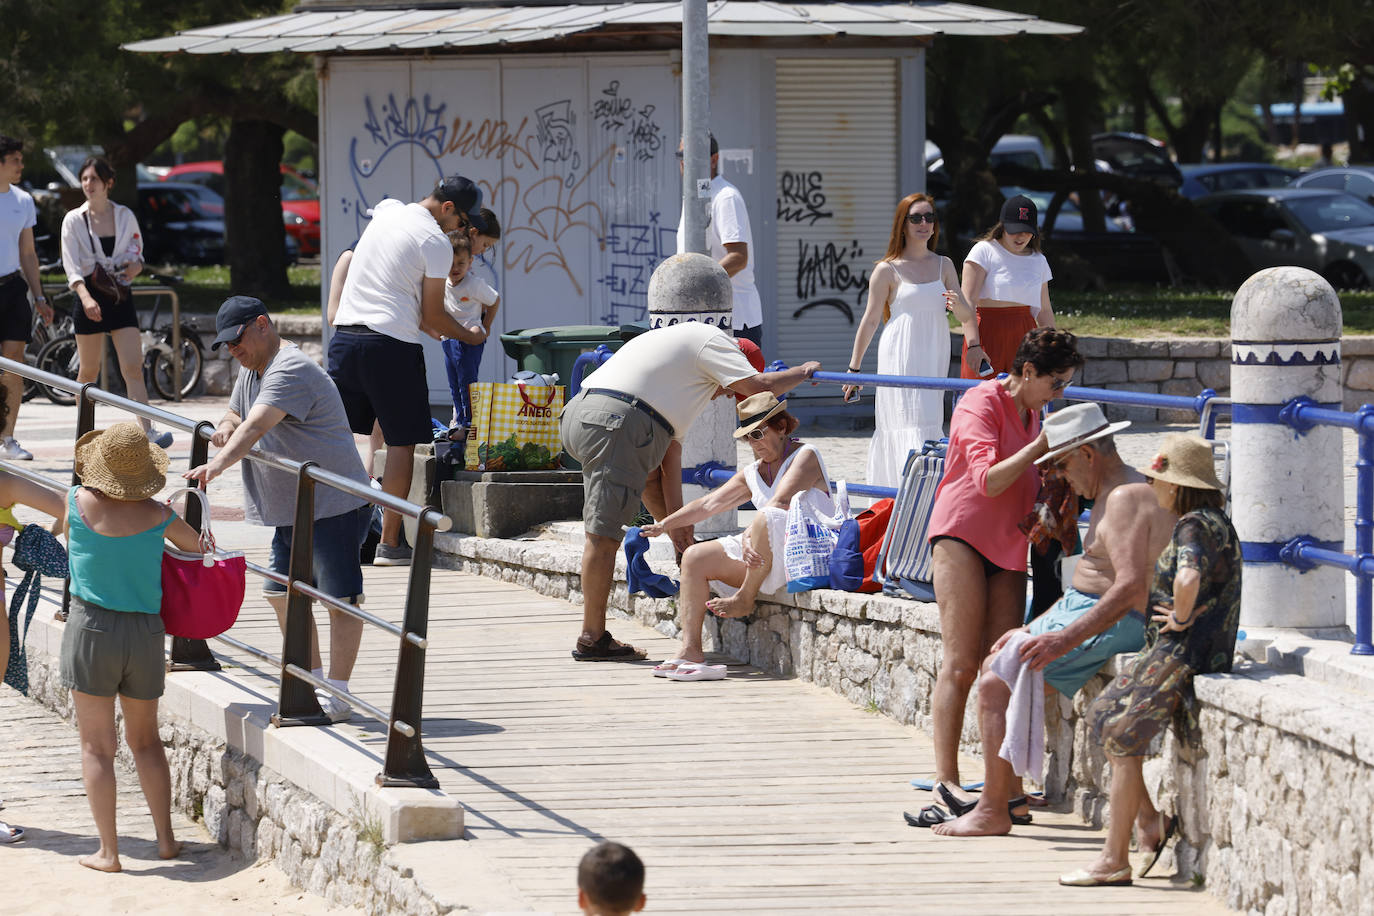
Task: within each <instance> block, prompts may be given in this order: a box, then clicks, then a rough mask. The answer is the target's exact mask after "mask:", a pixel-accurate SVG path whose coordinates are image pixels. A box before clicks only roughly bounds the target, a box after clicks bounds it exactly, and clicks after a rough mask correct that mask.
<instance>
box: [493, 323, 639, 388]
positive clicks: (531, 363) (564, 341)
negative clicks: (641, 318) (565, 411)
mask: <svg viewBox="0 0 1374 916" xmlns="http://www.w3.org/2000/svg"><path fill="white" fill-rule="evenodd" d="M620 331H621V329H620V328H619V327H608V326H606V325H600V324H575V325H568V326H567V327H560V328H526V329H524V330H520V331H511V332H510V333H509V334H502V335H501V346H502V347H503V348H505V351H506V355H507V356H509V357H510V358H511V359H513V360H515V362H516V364H517V365H518V366H519V367H520V368H521V369H528V370H530V371H531V372H545V373H547V372H557V373H558V384H560V385H564V386H568V385H570V382H571V379H572V368H573V363H575V362H577V358H578V357H579V356H581V355H582V354H583V353H587V352H589V351H591V350H595V349H596V348H597V347H598V346H600V345H601V344H605V345H606V346H607V347H609V348H610V349H612V350H618V349H620V345H621V344H622V343H624V342H625V340H624V338H623V337H622V336H621V333H620Z"/></svg>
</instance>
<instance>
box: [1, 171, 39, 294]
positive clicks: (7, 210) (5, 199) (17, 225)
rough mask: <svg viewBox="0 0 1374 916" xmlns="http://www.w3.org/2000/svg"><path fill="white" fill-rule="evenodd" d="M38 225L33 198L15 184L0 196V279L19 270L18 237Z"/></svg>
mask: <svg viewBox="0 0 1374 916" xmlns="http://www.w3.org/2000/svg"><path fill="white" fill-rule="evenodd" d="M36 225H38V210H37V208H36V207H34V205H33V197H32V196H31V195H30V194H29V192H28V191H25V190H24V189H23V188H21V187H19V185H17V184H12V185H10V189H9V190H8V191H6V192H5V193H4V194H0V277H3V276H5V275H6V274H12V273H14V272H15V271H16V270H18V269H19V235H20V234H21V233H22V232H23V231H24V230H25V229H32V228H33V227H34V226H36Z"/></svg>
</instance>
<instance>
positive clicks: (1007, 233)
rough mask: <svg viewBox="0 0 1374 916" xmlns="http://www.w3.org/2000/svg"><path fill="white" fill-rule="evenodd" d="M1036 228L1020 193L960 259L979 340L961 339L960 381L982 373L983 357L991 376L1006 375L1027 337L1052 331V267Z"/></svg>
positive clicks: (1036, 219)
mask: <svg viewBox="0 0 1374 916" xmlns="http://www.w3.org/2000/svg"><path fill="white" fill-rule="evenodd" d="M1038 225H1039V216H1038V214H1037V213H1036V210H1035V202H1034V201H1032V200H1031V199H1030V198H1029V197H1024V196H1022V195H1020V194H1018V195H1016V196H1015V197H1012V198H1010V199H1009V200H1008V201H1007V202H1006V203H1005V204H1003V205H1002V216H1001V219H1000V220H999V221H998V223H997V225H996V226H993V227H992V229H991V230H990V231H989V232H988V233H987V234H986V235H984V236H983V237H982V238H981V239H980V240H979V241H978V242H977V243H976V244H975V245H974V246H973V248H972V250H971V251H969V253H968V257H967V258H965V259H964V278H963V291H964V298H966V299H967V300H968V301H969V302H971V303H973V306H974V308H975V310H976V311H977V314H978V324H977V327H978V337H977V339H976V340H970V339H969V336H968V333H967V331H965V334H964V359H963V365H962V369H963V372H962V374H963V377H964V378H978V377H979V376H980V375H983V374H985V373H986V370H984V373H980V372H978V371H976V367H979V366H981V365H982V363H983V360H984V358H985V357H986V359H987V362H988V363H990V364H991V366H992V372H993V373H994V374H995V373H1000V372H1010V371H1011V363H1012V360H1014V359H1015V358H1016V348H1017V347H1019V346H1020V345H1021V338H1023V337H1025V336H1026V332H1027V331H1030V330H1033V329H1035V328H1037V327H1041V328H1052V327H1054V311H1053V310H1052V309H1051V308H1050V286H1049V282H1050V278H1051V274H1050V265H1049V262H1048V261H1046V260H1045V256H1044V255H1043V254H1041V253H1040V236H1039V233H1038V231H1037V228H1036V227H1037V226H1038ZM970 367H974V368H970Z"/></svg>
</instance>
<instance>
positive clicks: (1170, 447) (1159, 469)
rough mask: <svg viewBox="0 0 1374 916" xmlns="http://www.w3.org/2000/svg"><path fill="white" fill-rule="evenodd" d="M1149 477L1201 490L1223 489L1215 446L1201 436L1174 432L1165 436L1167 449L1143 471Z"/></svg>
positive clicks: (1161, 451)
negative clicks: (1217, 468) (1218, 476)
mask: <svg viewBox="0 0 1374 916" xmlns="http://www.w3.org/2000/svg"><path fill="white" fill-rule="evenodd" d="M1140 473H1142V474H1144V475H1145V476H1146V477H1154V478H1157V479H1159V480H1163V481H1165V482H1166V483H1172V484H1177V485H1179V486H1181V487H1194V488H1196V489H1199V490H1220V489H1221V481H1220V480H1219V479H1218V478H1217V471H1216V462H1215V461H1214V459H1213V458H1212V446H1211V445H1210V444H1209V443H1208V442H1207V440H1206V439H1204V438H1202V437H1201V436H1193V435H1189V434H1187V433H1171V434H1170V435H1168V436H1165V437H1164V447H1163V448H1161V449H1160V450H1159V454H1157V455H1155V458H1154V461H1151V462H1150V464H1149V466H1148V467H1143V468H1140Z"/></svg>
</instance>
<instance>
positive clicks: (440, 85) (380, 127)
mask: <svg viewBox="0 0 1374 916" xmlns="http://www.w3.org/2000/svg"><path fill="white" fill-rule="evenodd" d="M322 85H323V90H322V98H323V109H322V110H323V114H322V116H321V123H322V128H323V130H322V143H321V152H322V159H323V179H324V180H323V192H322V193H323V197H322V199H321V207H322V210H323V220H324V228H325V240H324V241H325V245H324V252H325V254H324V257H325V261H324V263H325V265H326V276H327V275H328V273H327V271H328V269H329V268H330V267H332V265H333V263H334V261H335V260H336V259H337V258H338V256H339V254H340V253H342V252H343V251H344V250H345V249H346V248H349V247H351V246H352V245H353V244H354V243H355V242H356V241H357V239H358V237H359V236H360V235H361V234H362V231H363V229H364V227H365V226H366V221H367V217H366V212H367V210H368V209H369V208H370V207H372V206H374V205H375V204H376V203H377V201H379V200H381V199H383V198H385V197H396V198H400V199H403V200H419V199H421V198H423V197H424V196H425V195H426V194H427V193H429V191H430V190H431V189H432V188H433V186H434V183H435V181H436V180H437V179H438V178H440V177H441V176H443V175H446V174H452V173H458V174H462V175H466V176H468V177H469V178H472V179H473V180H474V181H476V182H478V184H479V185H480V186H481V187H482V189H483V191H484V193H485V195H486V198H487V205H488V206H489V207H491V209H492V210H493V211H495V212H496V214H497V215H498V217H499V218H500V220H501V226H502V230H503V233H502V241H501V245H500V246H499V247H498V249H496V250H495V251H492V252H488V253H487V255H486V256H485V257H484V258H483V262H482V263H481V264H479V265H478V266H477V267H476V268H475V269H476V270H477V272H478V273H479V274H480V275H481V276H483V277H484V278H485V279H486V280H487V281H488V282H490V283H491V284H492V285H493V286H494V287H496V289H497V290H498V291H499V292H500V293H501V301H502V304H501V310H500V312H498V316H497V320H496V324H495V325H494V328H493V330H494V332H497V333H499V332H503V331H508V330H514V329H516V328H529V327H544V326H550V325H568V324H620V323H622V322H626V321H632V320H636V319H638V318H642V317H644V311H645V295H646V292H647V289H648V281H649V275H650V274H651V273H652V272H653V269H654V268H655V267H656V266H657V265H658V263H659V261H661V260H662V259H663V258H664V257H666V256H667V255H669V254H672V253H673V252H674V251H675V250H676V235H675V231H676V227H677V217H678V213H679V211H680V209H681V207H680V204H679V203H678V200H679V195H680V193H681V190H680V189H681V185H680V180H681V179H680V178H679V174H678V169H677V164H676V160H675V158H674V156H673V151H674V150H675V149H676V148H677V135H678V124H679V121H680V118H679V114H678V112H679V90H678V83H677V77H676V75H675V73H674V70H673V68H672V66H671V63H670V60H669V58H668V55H666V54H643V55H640V54H629V55H627V54H621V55H614V56H610V55H593V56H586V55H584V56H566V57H563V56H537V57H536V56H529V57H508V58H507V57H502V58H475V59H469V60H467V61H464V60H459V59H448V58H441V59H434V60H427V61H422V60H418V59H413V60H412V59H402V58H388V59H371V60H369V59H359V60H354V59H333V60H331V61H330V65H329V70H328V75H327V79H326V81H324V82H323V83H322ZM427 356H428V360H427V369H428V375H429V383H430V395H431V400H432V401H433V402H434V403H444V402H446V401H447V400H448V398H449V395H448V388H447V382H446V379H445V375H444V371H443V360H442V355H441V354H440V351H439V348H438V345H437V344H434V345H432V346H429V347H428V350H427ZM513 368H514V367H513V364H512V363H511V362H510V361H509V360H508V359H507V358H506V357H505V355H504V353H503V351H502V349H501V345H500V342H499V341H498V340H496V334H495V333H494V334H493V338H492V340H491V342H490V343H489V345H488V346H487V348H486V352H485V354H484V356H483V361H482V378H483V379H486V380H491V381H498V380H502V379H504V378H505V377H507V376H508V375H509V374H510V372H511V370H512V369H513Z"/></svg>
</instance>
